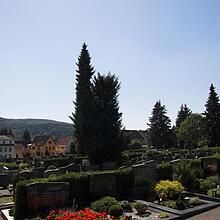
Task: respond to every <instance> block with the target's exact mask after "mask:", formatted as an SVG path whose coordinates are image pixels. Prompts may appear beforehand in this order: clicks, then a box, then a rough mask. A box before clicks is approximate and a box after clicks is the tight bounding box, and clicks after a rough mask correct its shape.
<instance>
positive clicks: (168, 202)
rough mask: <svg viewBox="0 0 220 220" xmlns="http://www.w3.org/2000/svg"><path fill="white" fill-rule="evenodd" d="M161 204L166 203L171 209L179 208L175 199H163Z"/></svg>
mask: <svg viewBox="0 0 220 220" xmlns="http://www.w3.org/2000/svg"><path fill="white" fill-rule="evenodd" d="M161 205H164V206H166V207H168V208H171V209H178V208H177V202H176V201H175V200H166V201H163V202H162V203H161Z"/></svg>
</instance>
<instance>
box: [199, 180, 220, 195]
mask: <svg viewBox="0 0 220 220" xmlns="http://www.w3.org/2000/svg"><path fill="white" fill-rule="evenodd" d="M219 184H220V179H219V178H218V177H216V176H210V177H208V178H206V179H201V180H200V189H201V190H202V191H203V192H207V191H208V190H210V189H214V188H216V187H217V185H219Z"/></svg>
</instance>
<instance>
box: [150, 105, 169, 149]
mask: <svg viewBox="0 0 220 220" xmlns="http://www.w3.org/2000/svg"><path fill="white" fill-rule="evenodd" d="M166 113H167V110H166V108H165V106H164V105H163V106H162V105H161V102H160V101H158V102H156V104H155V105H154V108H153V111H152V116H151V117H150V118H149V121H150V123H149V124H148V126H149V129H148V135H149V139H150V140H149V141H150V143H151V145H153V146H154V147H156V148H164V147H171V146H170V145H171V144H172V142H171V139H172V138H171V121H170V119H169V117H168V116H166Z"/></svg>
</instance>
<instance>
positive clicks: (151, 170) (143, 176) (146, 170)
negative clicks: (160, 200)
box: [132, 160, 157, 187]
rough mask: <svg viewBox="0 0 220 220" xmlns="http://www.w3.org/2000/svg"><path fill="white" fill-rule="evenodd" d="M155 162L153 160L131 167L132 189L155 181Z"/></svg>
mask: <svg viewBox="0 0 220 220" xmlns="http://www.w3.org/2000/svg"><path fill="white" fill-rule="evenodd" d="M156 164H157V163H156V162H155V161H154V160H150V161H147V162H145V163H141V164H137V165H133V166H132V176H133V184H134V187H139V186H145V185H146V184H148V183H155V181H156V176H157V173H156Z"/></svg>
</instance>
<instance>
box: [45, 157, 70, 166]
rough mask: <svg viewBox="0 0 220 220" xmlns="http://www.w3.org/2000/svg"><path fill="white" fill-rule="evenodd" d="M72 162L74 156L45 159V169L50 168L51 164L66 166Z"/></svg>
mask: <svg viewBox="0 0 220 220" xmlns="http://www.w3.org/2000/svg"><path fill="white" fill-rule="evenodd" d="M70 163H73V158H72V157H58V158H52V159H47V160H44V167H45V169H48V167H49V166H50V165H54V166H56V167H64V166H67V165H69V164H70Z"/></svg>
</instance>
